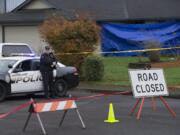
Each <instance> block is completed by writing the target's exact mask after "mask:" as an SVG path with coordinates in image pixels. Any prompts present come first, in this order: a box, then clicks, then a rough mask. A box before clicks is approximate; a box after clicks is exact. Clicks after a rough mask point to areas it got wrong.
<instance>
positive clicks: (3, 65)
mask: <svg viewBox="0 0 180 135" xmlns="http://www.w3.org/2000/svg"><path fill="white" fill-rule="evenodd" d="M16 62H17V60H0V72H3V73H5V72H8V70H9V68H8V65H12V66H13V65H14V64H15V63H16Z"/></svg>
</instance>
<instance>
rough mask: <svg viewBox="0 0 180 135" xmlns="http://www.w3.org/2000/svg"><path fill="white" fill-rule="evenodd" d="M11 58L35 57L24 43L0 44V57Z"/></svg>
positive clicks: (32, 51)
mask: <svg viewBox="0 0 180 135" xmlns="http://www.w3.org/2000/svg"><path fill="white" fill-rule="evenodd" d="M11 56H35V52H34V50H33V49H32V48H31V47H30V46H29V45H28V44H25V43H0V57H11Z"/></svg>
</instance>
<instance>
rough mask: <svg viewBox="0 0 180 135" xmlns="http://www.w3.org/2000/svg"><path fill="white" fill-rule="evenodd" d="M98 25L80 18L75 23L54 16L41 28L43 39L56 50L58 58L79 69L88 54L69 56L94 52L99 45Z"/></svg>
mask: <svg viewBox="0 0 180 135" xmlns="http://www.w3.org/2000/svg"><path fill="white" fill-rule="evenodd" d="M99 31H100V28H99V27H98V25H97V24H96V23H95V22H94V21H92V20H89V19H86V18H83V17H79V18H78V19H76V20H75V21H69V20H66V19H65V18H63V17H59V16H53V17H50V18H49V19H47V20H46V21H44V23H43V24H42V25H41V26H40V33H41V35H42V37H43V38H44V39H45V41H46V42H48V43H49V44H50V45H51V46H52V47H53V49H54V50H55V52H56V54H57V57H58V58H59V59H60V60H61V61H62V62H63V63H65V64H68V65H72V66H76V67H77V68H78V69H79V68H80V65H81V64H82V62H83V60H84V59H85V58H86V57H87V56H88V54H69V55H63V54H64V53H81V52H93V51H94V50H95V49H96V47H97V46H98V45H99V39H100V37H99Z"/></svg>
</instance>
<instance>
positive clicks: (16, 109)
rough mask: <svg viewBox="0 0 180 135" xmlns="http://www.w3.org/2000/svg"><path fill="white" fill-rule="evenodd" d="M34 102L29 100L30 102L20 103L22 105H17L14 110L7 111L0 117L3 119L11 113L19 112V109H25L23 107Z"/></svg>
mask: <svg viewBox="0 0 180 135" xmlns="http://www.w3.org/2000/svg"><path fill="white" fill-rule="evenodd" d="M32 103H33V101H29V102H27V103H24V104H22V105H20V106H18V107H16V108H14V109H13V110H11V111H9V112H7V113H4V114H0V119H3V118H5V117H7V116H9V115H11V114H13V113H15V112H17V111H19V110H21V109H23V108H25V107H27V106H29V105H31V104H32Z"/></svg>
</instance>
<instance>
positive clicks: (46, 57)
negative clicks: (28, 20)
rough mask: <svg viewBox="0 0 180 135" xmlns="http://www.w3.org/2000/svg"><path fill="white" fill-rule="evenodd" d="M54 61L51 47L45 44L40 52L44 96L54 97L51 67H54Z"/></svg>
mask: <svg viewBox="0 0 180 135" xmlns="http://www.w3.org/2000/svg"><path fill="white" fill-rule="evenodd" d="M52 56H53V57H52ZM55 63H56V59H55V57H54V55H53V54H52V51H51V48H50V47H49V46H45V51H44V53H42V54H41V58H40V72H41V74H42V78H43V86H44V93H45V98H50V97H52V98H55V97H56V96H55V91H54V89H53V88H52V85H53V69H54V68H55Z"/></svg>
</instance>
